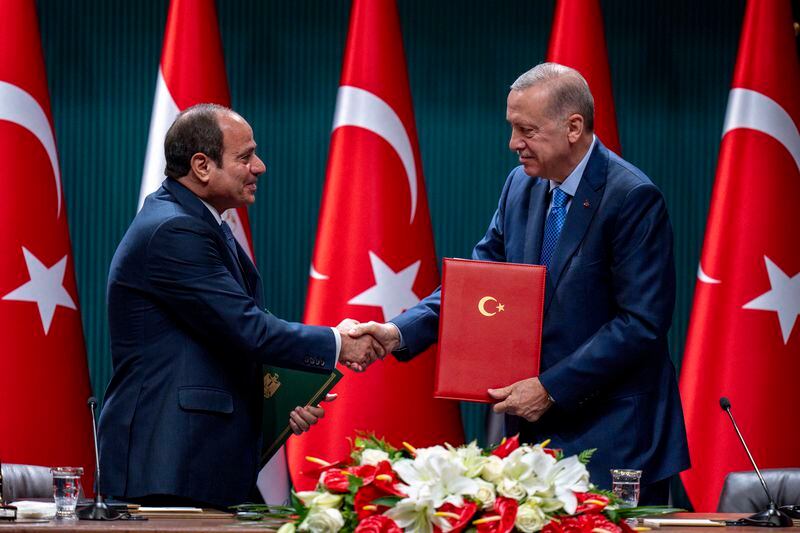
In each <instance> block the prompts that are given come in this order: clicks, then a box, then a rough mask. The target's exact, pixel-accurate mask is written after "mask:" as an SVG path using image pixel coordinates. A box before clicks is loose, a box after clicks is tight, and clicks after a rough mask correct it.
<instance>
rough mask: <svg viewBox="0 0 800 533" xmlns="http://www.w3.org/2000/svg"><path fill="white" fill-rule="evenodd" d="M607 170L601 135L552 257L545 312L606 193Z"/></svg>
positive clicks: (576, 192)
mask: <svg viewBox="0 0 800 533" xmlns="http://www.w3.org/2000/svg"><path fill="white" fill-rule="evenodd" d="M607 172H608V150H607V149H606V147H605V146H603V145H602V143H600V140H599V139H598V140H597V142H596V143H595V148H594V151H593V152H592V155H591V156H590V157H589V161H588V162H587V164H586V169H584V171H583V176H582V177H581V181H580V184H579V185H578V189H577V190H576V191H575V197H574V198H573V199H572V203H571V204H570V208H569V212H568V213H567V220H566V221H565V222H564V228H563V229H562V230H561V237H560V238H559V241H558V248H556V251H555V255H554V256H553V258H552V259H551V261H550V271H549V272H548V273H547V282H546V286H545V300H544V311H545V313H546V312H547V308H548V307H549V306H550V302H551V301H552V299H553V293H555V289H556V288H557V287H558V282H559V281H560V279H561V274H562V273H563V272H564V268H565V267H566V265H567V264H568V263H569V260H570V258H572V256H573V254H574V253H575V250H577V249H578V246H579V245H580V243H581V241H583V237H584V236H585V235H586V230H588V229H589V224H590V223H591V221H592V218H593V217H594V214H595V212H597V208H598V206H599V205H600V199H601V198H602V197H603V188H604V185H605V183H606V174H607ZM540 246H541V239H540Z"/></svg>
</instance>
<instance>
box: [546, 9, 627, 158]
mask: <svg viewBox="0 0 800 533" xmlns="http://www.w3.org/2000/svg"><path fill="white" fill-rule="evenodd" d="M547 60H548V61H552V62H555V63H560V64H562V65H566V66H568V67H572V68H574V69H575V70H577V71H578V72H580V73H581V74H582V75H583V77H584V78H586V82H587V83H588V84H589V89H591V91H592V95H594V107H595V109H594V130H595V134H596V135H597V136H598V137H599V138H600V140H601V141H603V144H605V145H606V146H607V147H608V148H609V150H613V151H614V152H616V153H618V154H620V153H622V151H621V147H620V144H619V135H618V134H617V117H616V114H615V113H614V95H613V93H612V92H611V71H610V70H609V67H608V53H607V52H606V37H605V33H604V32H603V14H602V13H601V11H600V0H558V2H556V10H555V14H554V15H553V30H552V33H551V34H550V45H549V46H548V50H547Z"/></svg>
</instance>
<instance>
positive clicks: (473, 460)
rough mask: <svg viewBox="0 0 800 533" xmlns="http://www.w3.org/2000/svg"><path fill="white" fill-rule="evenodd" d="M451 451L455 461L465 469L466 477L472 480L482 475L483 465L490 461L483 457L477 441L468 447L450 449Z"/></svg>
mask: <svg viewBox="0 0 800 533" xmlns="http://www.w3.org/2000/svg"><path fill="white" fill-rule="evenodd" d="M450 451H451V453H452V454H453V456H454V457H455V459H456V460H457V461H458V462H459V463H461V465H462V466H463V467H464V470H465V472H464V475H465V476H467V477H471V478H474V477H477V476H478V475H479V474H480V473H481V470H483V465H484V464H485V463H486V461H487V459H488V458H487V457H484V456H483V454H482V450H481V449H480V448H479V447H478V445H477V443H476V442H475V441H472V442H470V443H469V444H467V445H466V446H459V447H458V448H452V447H450Z"/></svg>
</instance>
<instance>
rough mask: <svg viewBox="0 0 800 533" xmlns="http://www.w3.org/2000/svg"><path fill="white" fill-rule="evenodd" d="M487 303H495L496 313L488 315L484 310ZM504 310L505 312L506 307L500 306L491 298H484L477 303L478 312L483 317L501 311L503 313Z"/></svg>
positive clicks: (491, 314) (490, 314)
mask: <svg viewBox="0 0 800 533" xmlns="http://www.w3.org/2000/svg"><path fill="white" fill-rule="evenodd" d="M487 302H495V303H496V304H497V308H496V311H495V312H494V313H490V312H489V311H487V310H486V303H487ZM505 310H506V306H505V305H503V304H501V303H500V302H498V301H497V299H496V298H494V297H493V296H484V297H483V298H481V300H480V301H479V302H478V311H479V312H480V314H482V315H483V316H494V315H496V314H497V313H499V312H501V311H505Z"/></svg>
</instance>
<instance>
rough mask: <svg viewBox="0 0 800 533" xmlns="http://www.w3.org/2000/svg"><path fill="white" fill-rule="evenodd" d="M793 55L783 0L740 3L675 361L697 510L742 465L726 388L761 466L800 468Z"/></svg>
mask: <svg viewBox="0 0 800 533" xmlns="http://www.w3.org/2000/svg"><path fill="white" fill-rule="evenodd" d="M798 94H800V66H798V57H797V53H796V48H795V37H794V31H793V27H792V9H791V5H790V3H789V1H788V0H750V1H749V2H748V4H747V11H746V14H745V19H744V25H743V28H742V37H741V41H740V44H739V55H738V58H737V61H736V71H735V73H734V80H733V88H732V89H731V92H730V96H729V99H728V110H727V114H726V117H725V125H724V127H723V137H722V144H721V146H720V153H719V160H718V163H717V174H716V180H715V183H714V191H713V194H712V198H711V208H710V211H709V215H708V223H707V226H706V235H705V242H704V243H703V253H702V256H701V260H700V266H699V268H698V283H697V285H696V288H695V296H694V307H693V309H692V317H691V321H690V325H689V333H688V337H687V340H686V352H685V356H684V361H683V367H682V369H681V382H680V386H681V396H682V399H683V406H684V412H685V416H686V429H687V432H688V437H689V451H690V454H691V459H692V465H693V466H692V468H691V469H690V470H687V471H686V472H684V473H683V474H682V479H683V482H684V485H685V487H686V490H687V493H688V495H689V498H690V499H691V501H692V504H693V505H694V507H695V510H697V511H702V512H707V511H714V510H715V509H716V505H717V501H718V499H719V494H720V490H721V488H722V483H723V479H724V477H725V475H726V474H727V473H728V472H730V471H734V470H750V469H751V466H750V462H749V460H748V458H747V455H746V454H745V451H744V449H743V448H742V446H741V444H740V443H739V441H738V439H737V437H736V434H735V433H734V431H733V428H732V427H731V426H730V420H728V417H727V415H726V414H725V413H724V412H723V411H722V410H721V409H720V408H719V398H720V397H721V396H727V397H728V398H729V399H730V401H731V403H732V406H733V407H732V411H733V412H734V415H735V416H736V419H737V421H738V423H739V425H740V426H741V428H742V431H743V433H744V437H745V438H746V439H747V442H748V445H749V446H750V450H751V451H752V453H753V456H754V458H755V460H756V462H757V463H758V465H759V466H760V467H761V468H777V467H800V455H798V442H800V426H798V425H797V424H793V423H792V422H790V421H788V420H787V419H786V413H787V412H791V409H792V407H793V406H794V405H796V404H797V384H796V380H797V375H798V374H800V327H798V325H797V323H798V315H800V246H798V245H797V242H798V241H797V228H800V210H798V209H797V205H796V202H797V198H800V133H798V128H800V98H798Z"/></svg>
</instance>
